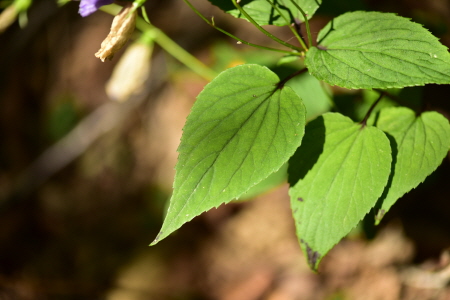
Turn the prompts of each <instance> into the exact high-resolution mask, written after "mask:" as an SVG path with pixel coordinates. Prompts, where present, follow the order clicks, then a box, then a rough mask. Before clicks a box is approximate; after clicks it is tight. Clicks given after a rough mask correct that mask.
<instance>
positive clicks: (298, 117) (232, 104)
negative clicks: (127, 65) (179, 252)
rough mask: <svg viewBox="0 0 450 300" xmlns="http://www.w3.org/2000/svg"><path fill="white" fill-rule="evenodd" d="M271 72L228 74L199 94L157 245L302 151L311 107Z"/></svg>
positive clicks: (248, 68) (240, 69)
mask: <svg viewBox="0 0 450 300" xmlns="http://www.w3.org/2000/svg"><path fill="white" fill-rule="evenodd" d="M278 82H279V78H278V76H276V75H275V74H274V73H273V72H272V71H270V70H269V69H267V68H266V67H262V66H258V65H241V66H237V67H235V68H232V69H229V70H227V71H225V72H222V73H221V74H220V75H219V76H217V77H216V78H215V79H214V80H213V81H212V82H210V83H209V84H208V85H207V86H206V87H205V89H204V90H203V91H202V92H201V93H200V95H199V96H198V98H197V101H196V102H195V104H194V106H193V107H192V111H191V114H190V115H189V117H188V119H187V122H186V125H185V127H184V129H183V136H182V138H181V144H180V147H179V148H178V152H179V153H180V154H179V157H178V163H177V166H176V175H175V182H174V192H173V195H172V198H171V200H170V206H169V209H168V212H167V215H166V218H165V220H164V224H163V227H162V229H161V231H160V233H159V235H158V237H157V238H156V239H155V241H154V242H153V244H155V243H157V242H158V241H160V240H161V239H163V238H165V237H167V236H168V235H169V234H170V233H172V232H173V231H175V230H177V229H178V228H179V227H180V226H182V225H183V224H184V223H186V222H188V221H190V220H191V219H193V218H194V217H195V216H197V215H199V214H201V213H202V212H204V211H206V210H209V209H211V208H213V207H217V206H219V205H220V204H222V203H227V202H229V201H231V200H233V199H235V198H239V197H240V196H241V195H242V194H243V193H245V192H246V191H248V190H249V189H250V188H251V187H252V186H254V185H255V184H257V183H259V182H260V181H262V180H263V179H265V178H267V177H268V176H269V175H270V174H272V173H273V172H275V171H277V170H278V169H279V168H280V167H281V166H282V165H283V164H284V163H285V162H287V160H288V159H289V157H290V156H292V154H294V152H295V149H297V147H298V146H299V145H300V142H301V139H302V137H303V133H304V126H305V108H304V106H303V103H302V101H301V99H300V98H299V97H298V96H297V94H295V93H294V91H292V89H291V88H289V87H284V88H282V89H279V88H278V87H277V84H278Z"/></svg>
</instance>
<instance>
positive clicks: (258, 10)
mask: <svg viewBox="0 0 450 300" xmlns="http://www.w3.org/2000/svg"><path fill="white" fill-rule="evenodd" d="M209 1H210V2H211V3H212V4H214V5H215V6H218V7H219V8H221V9H222V10H223V11H225V12H227V13H229V14H231V15H232V16H234V17H236V18H243V19H245V16H243V15H242V14H241V12H240V11H239V10H238V9H236V7H235V6H234V5H233V2H232V1H231V0H209ZM270 1H271V2H272V3H273V4H275V5H276V6H277V7H278V8H279V9H280V10H281V11H282V15H280V14H279V13H278V11H277V10H275V9H273V7H272V5H271V4H270V3H269V2H268V1H267V0H242V1H241V2H239V5H240V6H241V7H242V8H243V9H244V10H245V11H246V12H247V13H248V14H249V15H250V17H252V18H253V19H254V20H255V21H256V22H257V23H258V24H259V25H277V26H285V25H290V24H292V23H293V22H295V19H298V20H301V21H304V18H303V16H302V14H301V13H300V12H299V11H298V9H297V8H296V6H295V5H294V4H292V2H291V0H270ZM294 2H295V3H297V4H298V6H300V7H301V8H302V9H303V11H304V12H305V13H306V15H307V17H308V19H309V18H311V17H312V16H313V15H314V13H315V12H316V10H317V8H319V6H320V4H321V3H322V0H294ZM283 16H284V18H283Z"/></svg>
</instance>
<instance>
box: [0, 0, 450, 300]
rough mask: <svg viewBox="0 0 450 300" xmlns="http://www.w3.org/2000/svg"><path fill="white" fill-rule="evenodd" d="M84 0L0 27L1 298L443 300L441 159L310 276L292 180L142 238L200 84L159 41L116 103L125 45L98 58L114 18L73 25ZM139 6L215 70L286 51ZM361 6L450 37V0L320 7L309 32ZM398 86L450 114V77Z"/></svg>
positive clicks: (156, 216)
mask: <svg viewBox="0 0 450 300" xmlns="http://www.w3.org/2000/svg"><path fill="white" fill-rule="evenodd" d="M0 3H1V4H2V6H1V8H0V9H4V8H5V7H6V5H7V4H8V3H7V2H4V1H3V2H0ZM192 3H193V4H194V5H195V6H196V7H197V8H198V9H199V10H200V11H201V12H202V13H203V14H204V15H205V16H206V17H211V16H214V17H215V22H216V24H218V25H219V26H220V27H222V28H224V29H226V30H228V31H229V32H232V33H233V34H235V35H237V36H239V37H240V38H242V39H244V40H247V41H250V42H253V43H257V44H265V43H269V45H270V43H271V41H269V40H268V39H267V38H266V37H264V36H263V35H262V34H260V33H259V32H258V31H257V30H256V29H254V28H253V27H252V26H250V25H249V23H248V22H246V21H243V20H235V19H234V18H232V17H230V16H227V15H225V14H224V13H223V12H221V11H220V10H218V9H217V8H214V7H213V6H211V5H210V3H209V2H208V1H206V0H195V1H192ZM78 5H79V2H69V3H67V4H65V5H63V6H62V7H58V5H57V3H56V2H55V1H53V0H35V1H34V2H33V3H32V5H31V6H30V8H29V11H28V24H27V25H26V26H25V27H23V28H21V27H20V26H19V25H18V23H17V22H16V23H14V24H12V25H11V26H10V27H9V28H7V29H6V30H5V31H4V32H3V33H1V35H0V299H1V300H5V299H7V300H9V299H24V300H34V299H107V300H141V299H173V300H176V299H186V300H189V299H223V300H241V299H242V300H257V299H270V300H291V299H292V300H293V299H312V300H314V299H334V300H338V299H342V300H344V299H364V300H371V299H374V300H375V299H384V300H391V299H392V300H395V299H420V300H426V299H430V300H431V299H437V300H448V299H450V288H449V287H448V283H449V280H450V252H449V251H450V185H449V177H450V176H449V175H450V159H449V157H448V156H447V157H446V158H445V159H444V161H443V163H442V165H441V166H440V167H439V168H438V169H437V171H436V172H435V173H433V174H432V175H431V176H429V177H428V178H427V180H426V181H425V182H424V183H423V184H421V185H420V186H419V187H418V188H417V189H415V190H413V191H411V192H410V193H409V194H407V195H405V197H403V198H402V199H400V200H399V201H398V203H397V204H396V205H394V207H393V208H392V209H391V211H390V212H389V213H388V214H387V215H386V216H385V218H384V219H383V221H382V223H381V225H380V226H378V227H377V228H368V227H365V226H360V228H358V229H356V230H355V231H354V232H352V233H351V234H350V235H349V237H348V238H346V239H344V240H343V241H342V242H341V243H339V244H338V245H337V246H336V247H335V248H334V249H333V250H332V251H331V252H330V253H329V254H328V256H327V257H326V258H325V259H324V260H323V263H322V265H321V267H320V272H319V274H314V273H312V272H311V271H310V270H309V268H308V266H307V264H306V262H305V259H304V257H303V254H302V253H301V250H300V247H299V245H298V242H297V239H296V236H295V232H294V223H293V221H292V216H291V215H290V208H289V199H288V194H287V190H288V187H287V184H285V183H284V184H281V185H279V186H278V187H276V188H273V189H271V190H270V191H268V192H266V193H264V194H263V195H260V196H258V197H256V199H254V200H251V201H245V202H239V203H230V204H228V205H223V206H222V207H220V208H218V209H213V210H211V211H209V212H207V213H204V214H203V215H201V216H199V217H197V218H195V219H194V220H193V221H192V222H190V223H188V224H186V225H184V226H183V227H182V228H181V229H180V230H178V231H177V232H176V233H175V234H173V235H172V236H170V237H169V238H167V239H166V240H164V241H162V242H160V243H159V244H157V245H156V246H152V247H149V246H148V244H150V242H152V240H153V239H154V238H155V237H156V234H157V233H158V231H159V228H160V226H161V224H162V220H163V215H164V210H165V207H166V205H167V201H168V199H169V198H170V194H171V191H172V181H173V177H174V166H175V163H176V159H177V153H176V149H177V146H178V143H179V140H180V137H181V132H182V131H181V129H182V127H183V125H184V122H185V118H186V116H187V115H188V113H189V110H190V107H191V105H192V104H193V102H194V101H195V98H196V96H197V94H198V93H199V92H200V91H201V90H202V88H203V86H204V85H205V84H206V83H207V80H206V79H204V78H202V77H200V76H199V75H197V74H196V73H194V72H193V71H191V70H190V69H188V68H186V67H185V66H183V65H182V64H180V63H179V62H178V61H177V60H176V59H175V58H173V57H171V56H170V55H168V54H166V53H165V52H164V51H163V50H162V49H161V48H160V47H158V45H156V46H155V47H154V49H153V54H152V58H151V60H150V59H148V61H142V60H140V61H138V63H139V64H142V65H144V66H151V71H150V74H149V76H148V80H146V81H145V82H144V83H143V84H142V89H141V90H140V92H139V93H137V94H135V95H133V96H130V97H129V98H130V99H128V100H127V101H123V102H117V101H113V100H112V99H111V98H112V96H114V95H111V93H110V94H109V95H108V94H107V93H106V91H105V86H106V84H107V82H108V80H109V79H110V77H111V74H112V71H113V69H114V68H115V66H116V65H117V63H118V62H119V61H120V59H121V56H122V54H123V53H124V50H121V51H120V52H119V53H118V54H116V55H115V57H114V58H113V59H112V60H111V61H106V62H104V63H102V62H101V61H100V60H99V59H97V58H96V57H95V56H94V53H95V52H97V50H98V49H99V48H100V43H101V42H102V40H103V39H104V38H105V37H106V35H107V34H108V31H109V28H110V25H111V22H112V16H110V15H108V14H106V13H104V12H101V11H99V12H96V13H94V14H93V15H91V16H89V17H87V18H81V17H80V16H79V15H78V13H77V11H78ZM146 8H147V12H148V15H149V19H150V20H151V22H152V23H153V25H155V26H157V27H158V28H160V29H161V30H163V31H164V32H165V33H166V34H167V35H169V36H170V37H171V38H172V39H173V40H174V41H176V42H177V43H179V44H180V45H181V46H182V47H183V48H184V49H186V50H187V51H188V52H189V53H191V54H193V55H194V56H195V57H197V58H198V59H199V60H201V61H202V62H204V63H205V64H206V65H207V66H208V67H210V68H211V69H212V70H214V71H216V72H220V71H223V70H224V69H226V68H228V67H232V66H235V65H237V64H241V63H261V64H265V65H268V66H276V63H277V61H278V60H279V59H280V57H281V55H279V54H274V53H270V52H264V51H257V52H255V50H254V49H251V48H250V47H247V46H244V45H237V44H236V42H235V41H233V40H231V39H230V38H228V37H226V36H225V35H223V34H221V33H220V32H218V31H216V30H214V29H213V28H211V27H210V26H208V25H207V24H206V23H205V22H204V21H202V20H201V19H200V18H199V17H198V16H197V15H196V14H195V13H194V12H193V11H192V10H190V9H189V7H188V6H187V5H185V4H184V3H183V2H182V1H179V0H178V1H177V0H165V1H155V0H148V1H147V3H146ZM361 9H362V10H376V11H386V12H396V13H398V14H399V15H401V16H404V17H408V18H411V19H412V20H413V21H416V22H419V23H422V24H424V26H425V27H426V28H428V29H429V30H430V31H431V32H432V33H433V34H434V35H436V36H438V37H439V38H440V40H441V42H442V43H443V44H445V45H446V46H450V2H449V1H448V0H430V1H418V0H399V1H387V0H383V1H379V0H377V1H375V0H370V1H369V0H367V1H362V0H347V1H331V0H324V4H323V5H322V7H321V8H320V9H319V11H318V12H317V14H316V15H315V16H314V18H313V20H312V21H311V23H312V28H313V33H315V34H317V32H318V31H319V30H320V28H321V27H323V26H324V25H325V24H326V23H327V22H328V21H329V20H330V19H331V18H333V17H334V16H337V15H339V14H341V13H344V12H346V11H353V10H361ZM268 29H269V30H270V31H271V32H273V33H275V34H276V35H277V36H279V37H281V38H282V39H284V40H290V39H292V35H291V33H290V32H289V31H288V30H287V29H285V28H273V27H270V26H268ZM332 92H333V95H332V96H333V97H334V100H335V102H336V104H337V105H338V107H339V108H340V109H341V110H342V111H346V110H348V109H349V108H348V107H349V106H348V103H353V104H356V106H352V107H356V108H358V107H367V105H366V103H364V99H365V96H364V94H363V93H361V92H359V91H347V90H342V89H333V90H332ZM404 92H405V94H404V95H405V97H407V98H408V97H409V98H411V103H415V104H416V105H420V106H425V107H427V108H428V109H431V110H436V111H439V112H440V113H442V114H444V115H445V116H446V117H447V118H448V117H449V116H450V86H437V85H429V86H426V87H420V88H408V89H405V91H404ZM346 113H348V114H349V115H351V116H354V117H355V118H358V112H357V111H346Z"/></svg>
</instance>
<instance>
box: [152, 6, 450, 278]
mask: <svg viewBox="0 0 450 300" xmlns="http://www.w3.org/2000/svg"><path fill="white" fill-rule="evenodd" d="M185 2H187V3H188V4H189V5H190V7H192V5H191V4H190V3H189V2H188V1H187V0H185ZM210 2H211V3H213V4H214V5H216V6H218V7H220V8H221V9H223V10H224V11H225V12H227V13H230V14H231V15H233V16H235V17H239V18H244V16H245V15H246V14H248V15H249V16H250V17H249V18H251V19H252V23H253V24H255V22H256V23H257V24H256V25H257V27H258V28H259V29H260V31H261V32H263V33H264V34H266V35H267V36H269V37H271V38H272V39H274V40H275V41H277V42H279V43H280V44H282V45H284V46H287V47H288V48H290V49H292V51H291V50H288V51H284V50H280V49H275V50H276V51H282V52H283V51H284V52H289V53H288V55H286V56H285V58H282V59H281V60H279V62H280V64H279V65H278V67H277V68H275V69H277V71H278V74H280V77H281V78H282V80H280V79H279V78H278V76H277V75H276V74H275V73H274V72H272V71H270V70H269V69H268V68H266V67H262V66H259V65H251V64H249V65H241V66H238V67H235V68H232V69H229V70H227V71H225V72H222V73H221V74H220V75H219V76H217V77H216V78H215V79H214V80H213V81H212V82H211V83H209V84H208V85H207V86H206V87H205V89H204V90H203V91H202V92H201V93H200V95H199V96H198V98H197V102H196V103H195V104H194V106H193V108H192V111H191V114H190V115H189V117H188V119H187V122H186V125H185V127H184V130H183V136H182V139H181V144H180V147H179V149H178V151H179V159H178V163H177V166H176V176H175V182H174V192H173V195H172V198H171V200H170V206H169V209H168V212H167V215H166V218H165V220H164V224H163V226H162V229H161V232H160V234H159V235H158V237H157V238H156V239H155V241H154V242H153V244H155V243H157V242H158V241H160V240H161V239H163V238H165V237H167V236H168V235H169V234H170V233H172V232H173V231H175V230H177V229H178V228H179V227H180V226H182V225H183V224H184V223H186V222H188V221H190V220H191V219H192V218H194V217H195V216H198V215H199V214H201V213H202V212H204V211H207V210H208V209H210V208H213V207H217V206H219V205H221V204H223V203H228V202H230V201H232V200H234V199H238V198H246V197H249V196H252V195H254V194H255V193H259V192H263V191H265V190H267V189H269V188H272V187H273V186H274V185H276V184H278V183H280V182H282V181H283V180H284V178H285V177H286V162H287V161H288V160H289V167H288V169H287V173H288V181H289V183H290V185H291V189H290V192H289V193H290V196H291V207H292V212H293V216H294V220H295V225H296V230H297V236H298V239H299V241H300V245H301V247H302V249H303V251H304V253H305V256H306V258H307V260H308V263H309V265H310V267H311V268H312V269H313V270H317V269H318V266H319V263H320V261H321V260H322V258H323V257H324V256H325V255H326V254H327V252H328V251H329V250H330V249H331V248H332V247H333V246H334V245H335V244H336V243H338V242H339V240H340V239H342V238H343V237H345V236H346V235H347V234H348V233H349V232H350V231H351V230H352V228H354V227H355V226H356V225H358V223H359V222H360V220H361V219H362V218H364V216H365V215H366V214H367V213H368V212H369V211H371V210H372V209H376V210H377V220H374V221H375V223H377V222H379V220H380V219H381V217H382V216H383V215H384V213H386V212H387V211H388V210H389V208H390V207H391V206H392V205H393V204H394V203H395V202H396V201H397V200H398V199H399V198H400V197H402V196H403V195H404V194H405V193H407V192H408V191H410V190H411V189H413V188H415V187H416V186H417V185H418V184H419V183H420V182H422V181H423V180H424V179H425V178H426V177H427V176H428V175H429V174H431V173H432V172H433V171H434V170H435V169H436V168H437V167H438V166H439V164H440V163H441V162H442V160H443V158H444V157H445V156H446V154H447V152H448V150H449V148H450V125H449V122H448V120H447V119H445V118H444V117H443V116H442V115H440V114H438V113H437V112H423V113H421V114H420V113H418V112H414V111H412V110H410V109H409V108H406V107H398V106H399V105H405V104H404V103H407V106H410V107H418V106H419V105H418V96H417V95H420V94H421V93H420V92H419V93H418V92H417V90H413V91H414V94H415V95H414V97H410V96H407V97H405V96H406V95H408V93H410V92H411V89H412V88H410V89H409V92H408V89H405V90H402V89H403V88H405V87H408V86H418V85H424V84H428V83H437V84H450V54H449V53H448V51H447V48H446V47H445V46H443V45H442V44H440V43H439V41H438V39H437V38H436V37H434V36H433V35H431V34H430V33H429V32H428V31H427V30H426V29H424V28H423V27H422V26H421V25H420V24H416V23H413V22H411V21H409V20H408V19H405V18H402V17H399V16H396V15H394V14H390V13H379V12H364V11H357V12H351V13H346V14H344V15H341V16H339V17H337V18H335V19H333V20H332V21H331V22H330V23H328V25H326V26H325V28H323V29H322V30H321V31H320V33H319V35H318V46H316V47H310V48H309V49H307V46H306V44H310V43H309V42H310V36H311V32H309V25H308V20H304V21H305V23H306V24H305V25H306V26H305V28H306V30H307V31H308V32H307V36H308V43H305V42H304V41H303V40H302V39H301V38H300V37H299V36H298V34H297V33H296V32H295V34H294V35H295V36H297V37H298V39H299V41H300V43H301V44H302V47H303V49H304V50H305V51H304V52H300V51H301V50H299V49H301V48H298V47H297V46H294V45H290V44H287V43H285V42H284V41H281V42H280V40H279V39H278V38H276V37H274V36H273V35H271V34H269V33H268V32H267V31H264V30H262V29H261V28H260V26H259V25H266V24H273V25H290V24H291V23H293V22H294V21H296V19H300V20H303V19H302V13H301V12H300V9H299V8H298V7H297V6H299V7H301V8H302V10H303V11H306V13H307V14H308V18H310V17H311V16H312V15H313V13H314V12H315V11H316V10H317V8H318V7H319V5H320V3H321V1H316V0H278V1H273V2H272V1H269V0H242V1H241V2H239V5H237V4H235V3H234V2H235V1H234V0H233V1H228V0H227V1H225V0H223V1H222V0H210ZM272 4H273V5H275V6H273V5H272ZM295 4H297V5H295ZM238 8H239V9H238ZM243 10H244V11H245V12H246V14H244V13H243ZM196 12H197V11H196ZM197 13H198V12H197ZM280 13H281V14H282V15H280ZM202 18H204V17H203V16H202ZM205 19H206V18H204V20H205ZM207 22H209V21H207ZM208 24H210V25H212V26H215V25H214V24H212V23H208ZM297 25H298V23H297ZM291 30H292V28H291ZM222 31H223V30H222ZM230 36H232V35H230ZM248 44H249V43H248ZM265 49H268V48H265ZM303 58H305V60H304V65H303V64H300V66H299V65H296V67H295V69H294V70H292V69H289V67H286V65H287V64H289V66H290V67H291V66H292V64H295V63H297V64H298V62H299V61H300V60H301V59H303ZM280 65H282V66H281V67H280ZM304 66H306V68H307V70H305V69H304ZM285 71H289V73H288V74H286V73H285ZM305 71H308V72H309V74H308V73H307V72H305ZM321 81H324V82H325V83H328V84H331V85H337V86H340V87H344V88H352V89H367V90H365V91H362V92H359V93H354V94H355V95H357V96H358V97H360V99H361V101H360V103H359V104H355V103H353V102H350V101H348V100H345V101H335V103H332V102H330V100H331V97H330V93H329V89H328V87H327V86H326V84H325V83H324V82H321ZM376 89H382V90H376ZM415 89H417V88H415ZM335 99H336V98H335ZM380 101H381V102H380ZM303 103H305V104H303ZM305 107H306V110H307V112H306V110H305ZM331 109H335V110H338V111H339V110H340V112H341V113H336V112H333V113H330V112H328V111H329V110H331ZM342 113H345V114H346V116H344V115H343V114H342ZM349 117H352V118H353V119H354V120H355V121H356V122H359V121H360V122H359V123H355V121H352V120H351V119H350V118H349ZM313 118H315V119H314V120H313V121H311V122H310V123H309V124H308V125H307V126H306V127H305V119H308V120H310V119H313ZM304 134H305V135H304ZM303 135H304V138H303V141H302V137H303ZM294 153H295V154H294Z"/></svg>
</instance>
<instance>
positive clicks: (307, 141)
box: [288, 116, 326, 186]
mask: <svg viewBox="0 0 450 300" xmlns="http://www.w3.org/2000/svg"><path fill="white" fill-rule="evenodd" d="M325 131H326V128H325V124H324V120H323V117H322V116H320V117H317V118H316V119H314V120H313V121H311V122H309V123H308V124H307V125H306V128H305V135H304V137H303V140H302V144H301V145H300V147H299V148H298V149H297V151H295V153H294V155H293V156H292V157H291V158H290V159H289V168H288V182H289V185H290V186H294V185H295V184H296V183H297V182H298V181H299V180H300V179H302V178H304V177H305V176H306V174H307V173H308V172H309V170H311V169H312V168H313V166H314V165H315V164H316V162H317V160H318V159H319V157H320V154H322V152H323V145H324V144H325Z"/></svg>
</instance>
